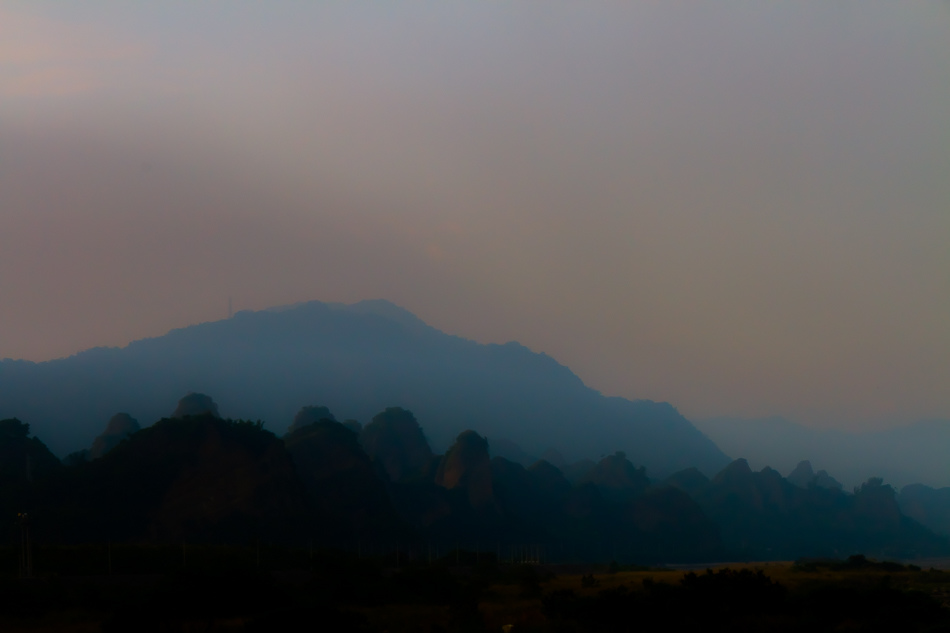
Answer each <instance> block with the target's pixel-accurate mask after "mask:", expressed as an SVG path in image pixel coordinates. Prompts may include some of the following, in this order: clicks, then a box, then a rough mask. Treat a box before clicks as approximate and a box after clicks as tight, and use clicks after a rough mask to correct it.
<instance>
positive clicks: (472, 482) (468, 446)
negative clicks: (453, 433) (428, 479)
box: [435, 431, 495, 509]
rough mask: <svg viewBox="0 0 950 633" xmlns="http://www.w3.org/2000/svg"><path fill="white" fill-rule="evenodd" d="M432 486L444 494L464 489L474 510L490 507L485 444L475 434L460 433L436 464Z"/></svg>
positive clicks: (469, 432) (486, 442)
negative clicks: (436, 469)
mask: <svg viewBox="0 0 950 633" xmlns="http://www.w3.org/2000/svg"><path fill="white" fill-rule="evenodd" d="M435 483H436V485H439V486H442V487H443V488H446V489H448V490H454V489H456V488H461V489H464V490H465V491H466V492H467V493H468V500H469V504H470V505H471V506H472V507H473V508H475V509H482V508H489V507H492V506H493V505H494V502H495V497H494V494H493V492H492V471H491V460H490V458H489V456H488V440H486V439H485V438H483V437H482V436H480V435H479V434H478V433H476V432H475V431H463V432H462V433H461V434H460V435H459V436H458V438H457V439H456V440H455V444H453V445H452V448H450V449H449V450H448V452H447V453H446V454H445V456H444V457H443V458H442V462H441V463H440V464H439V470H438V471H437V472H436V475H435Z"/></svg>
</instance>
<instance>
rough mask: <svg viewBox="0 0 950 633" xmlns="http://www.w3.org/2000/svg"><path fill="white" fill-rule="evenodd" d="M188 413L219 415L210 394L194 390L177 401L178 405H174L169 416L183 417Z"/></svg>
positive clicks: (217, 416) (216, 416) (218, 416)
mask: <svg viewBox="0 0 950 633" xmlns="http://www.w3.org/2000/svg"><path fill="white" fill-rule="evenodd" d="M189 415H193V416H199V415H210V416H212V417H215V418H220V417H221V415H220V414H219V413H218V405H217V404H215V402H214V400H212V399H211V396H206V395H205V394H203V393H194V392H192V393H189V394H188V395H187V396H185V397H184V398H182V399H181V400H179V401H178V406H177V407H175V411H174V412H172V415H171V417H173V418H184V417H186V416H189Z"/></svg>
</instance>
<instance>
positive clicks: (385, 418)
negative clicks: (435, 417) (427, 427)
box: [360, 407, 433, 482]
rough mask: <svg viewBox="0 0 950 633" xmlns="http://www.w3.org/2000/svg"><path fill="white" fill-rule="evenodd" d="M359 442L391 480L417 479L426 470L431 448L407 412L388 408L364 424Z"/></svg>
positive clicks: (416, 423) (397, 408)
mask: <svg viewBox="0 0 950 633" xmlns="http://www.w3.org/2000/svg"><path fill="white" fill-rule="evenodd" d="M360 441H361V442H362V444H363V448H364V449H365V450H366V453H367V454H368V455H369V456H370V457H371V458H373V459H374V460H376V461H378V462H379V463H380V464H382V466H383V468H384V469H385V470H386V473H387V474H388V475H389V478H390V479H391V480H392V481H396V482H399V481H407V480H411V479H418V478H420V477H423V476H424V475H425V474H426V473H428V472H430V471H429V465H430V464H431V463H432V458H433V455H432V449H431V448H429V442H428V441H426V437H425V435H424V434H423V432H422V427H420V426H419V423H418V422H417V421H416V418H415V416H414V415H412V412H411V411H407V410H405V409H402V408H400V407H389V408H388V409H386V410H385V411H383V412H382V413H380V414H378V415H376V416H375V417H374V418H373V420H372V422H370V423H369V424H367V425H366V427H365V428H364V429H363V432H362V433H361V434H360Z"/></svg>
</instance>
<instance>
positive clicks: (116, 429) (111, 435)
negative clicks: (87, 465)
mask: <svg viewBox="0 0 950 633" xmlns="http://www.w3.org/2000/svg"><path fill="white" fill-rule="evenodd" d="M141 428H142V427H140V426H139V423H138V420H136V419H135V418H133V417H132V416H131V415H129V414H128V413H116V414H115V415H114V416H112V418H111V419H110V420H109V423H108V424H107V425H106V430H105V431H103V433H102V435H100V436H99V437H97V438H96V439H95V440H93V442H92V447H91V448H90V449H89V455H88V457H89V459H99V458H100V457H102V456H103V455H105V454H106V453H108V452H109V451H111V450H112V449H113V448H115V447H116V446H117V445H118V444H119V442H121V441H122V440H124V439H125V438H127V437H128V436H130V435H132V434H133V433H135V432H136V431H138V430H140V429H141Z"/></svg>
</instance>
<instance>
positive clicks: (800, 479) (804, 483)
mask: <svg viewBox="0 0 950 633" xmlns="http://www.w3.org/2000/svg"><path fill="white" fill-rule="evenodd" d="M786 479H788V481H789V482H790V483H792V484H794V485H796V486H798V487H799V488H807V487H808V486H820V487H822V488H828V489H830V490H841V489H843V488H844V486H842V485H841V483H840V482H839V481H838V480H836V479H835V478H834V477H832V476H831V475H829V474H828V472H827V471H825V470H819V471H818V472H817V473H816V472H815V471H814V470H812V467H811V462H810V461H808V460H807V459H806V460H804V461H802V462H799V463H798V466H796V467H795V470H793V471H792V472H791V473H789V475H788V477H786Z"/></svg>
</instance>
